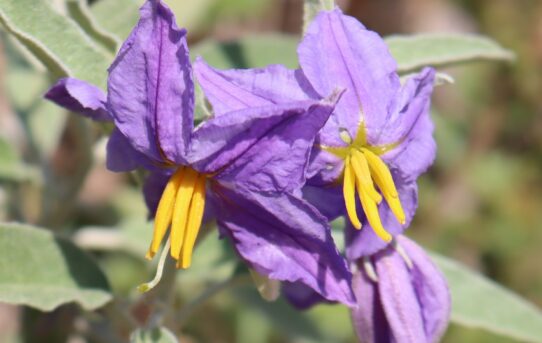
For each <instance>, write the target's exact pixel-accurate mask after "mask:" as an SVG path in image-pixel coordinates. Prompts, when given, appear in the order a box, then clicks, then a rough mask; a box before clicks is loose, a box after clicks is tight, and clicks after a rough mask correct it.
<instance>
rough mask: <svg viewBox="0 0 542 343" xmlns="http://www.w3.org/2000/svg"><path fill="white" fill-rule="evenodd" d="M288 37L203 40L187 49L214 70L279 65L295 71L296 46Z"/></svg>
mask: <svg viewBox="0 0 542 343" xmlns="http://www.w3.org/2000/svg"><path fill="white" fill-rule="evenodd" d="M298 41H299V38H298V37H297V36H291V35H281V34H268V35H258V36H247V37H244V38H241V39H239V40H236V41H232V42H222V43H219V42H216V41H214V40H207V41H204V42H202V43H200V44H198V45H196V46H194V47H193V48H192V50H191V54H192V57H196V56H202V57H203V58H204V59H205V61H206V62H207V63H209V64H210V65H212V66H213V67H215V68H220V69H227V68H256V67H265V66H266V65H269V64H283V65H285V66H286V67H288V68H297V66H298V63H297V55H296V49H297V43H298Z"/></svg>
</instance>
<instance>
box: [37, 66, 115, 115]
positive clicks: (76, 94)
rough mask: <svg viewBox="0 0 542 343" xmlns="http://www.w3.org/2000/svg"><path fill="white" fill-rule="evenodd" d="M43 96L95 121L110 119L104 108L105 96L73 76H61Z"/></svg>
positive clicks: (96, 88) (100, 91) (99, 90)
mask: <svg viewBox="0 0 542 343" xmlns="http://www.w3.org/2000/svg"><path fill="white" fill-rule="evenodd" d="M45 98H46V99H48V100H51V101H52V102H54V103H55V104H57V105H59V106H62V107H64V108H66V109H68V110H70V111H73V112H78V113H81V114H83V115H84V116H87V117H89V118H90V119H92V120H96V121H112V120H113V119H112V118H111V116H110V115H109V113H108V112H107V110H106V106H105V103H106V101H107V97H106V95H105V93H104V92H103V91H102V90H101V89H100V88H98V87H96V86H94V85H91V84H90V83H87V82H85V81H81V80H78V79H74V78H70V77H67V78H63V79H60V80H58V81H57V83H56V84H55V85H54V86H53V87H51V88H50V89H49V90H48V91H47V93H45Z"/></svg>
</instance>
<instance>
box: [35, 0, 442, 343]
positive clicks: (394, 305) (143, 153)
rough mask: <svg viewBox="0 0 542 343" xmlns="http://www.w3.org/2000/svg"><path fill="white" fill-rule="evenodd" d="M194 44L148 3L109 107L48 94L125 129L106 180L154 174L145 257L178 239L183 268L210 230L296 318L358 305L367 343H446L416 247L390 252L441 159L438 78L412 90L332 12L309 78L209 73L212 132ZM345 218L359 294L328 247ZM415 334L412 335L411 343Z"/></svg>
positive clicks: (302, 52)
mask: <svg viewBox="0 0 542 343" xmlns="http://www.w3.org/2000/svg"><path fill="white" fill-rule="evenodd" d="M185 35H186V31H185V30H181V29H178V28H177V27H176V25H175V21H174V17H173V14H172V13H171V11H170V10H169V9H168V8H167V7H166V6H165V5H163V3H162V2H161V1H159V0H149V1H147V2H146V3H145V5H144V6H143V7H142V9H141V19H140V21H139V23H138V24H137V26H136V27H135V28H134V30H133V31H132V33H131V35H130V37H129V38H128V39H127V40H126V42H125V43H124V44H123V46H122V48H121V49H120V51H119V53H118V55H117V58H116V60H115V61H114V62H113V64H112V66H111V67H110V69H109V79H108V93H107V96H106V95H105V94H104V93H103V92H102V91H101V90H99V89H98V88H96V87H94V86H92V85H89V84H87V83H85V82H83V81H79V80H76V79H71V78H68V79H63V80H60V81H59V82H58V83H57V84H56V85H55V86H54V87H52V88H51V90H50V91H49V92H48V93H47V95H46V97H47V98H48V99H50V100H52V101H54V102H56V103H57V104H59V105H61V106H64V107H66V108H68V109H70V110H72V111H76V112H80V113H82V114H84V115H86V116H88V117H91V118H92V119H94V120H99V121H112V122H114V124H115V130H114V131H113V133H112V135H111V137H110V140H109V143H108V154H107V166H108V168H109V169H111V170H113V171H119V172H120V171H129V170H133V169H136V168H140V167H143V168H145V169H147V170H148V171H149V176H148V178H147V180H146V183H145V187H144V195H145V199H146V201H147V204H148V207H149V210H150V212H151V215H152V216H153V217H154V218H155V229H154V238H153V242H152V243H151V246H150V248H149V252H148V257H152V256H153V255H154V254H155V253H156V251H157V250H158V249H159V246H160V243H161V241H162V240H163V238H164V236H165V235H166V232H167V230H168V228H169V229H170V234H169V236H170V241H171V255H172V257H173V258H175V259H176V260H177V261H178V266H179V267H183V268H186V267H188V266H189V265H190V262H191V255H192V249H193V246H194V244H195V241H196V237H197V234H198V230H199V228H200V226H201V222H202V220H204V218H207V219H216V221H217V224H218V227H219V229H220V231H221V233H222V234H223V235H225V236H228V237H230V238H231V241H232V242H233V244H234V246H235V248H236V250H237V251H238V253H239V255H240V256H241V257H242V258H243V259H244V260H245V261H246V262H247V263H248V264H249V265H250V266H251V267H252V268H254V269H255V270H256V271H257V272H259V273H260V274H264V275H266V276H268V277H269V278H271V279H277V280H281V281H284V282H285V287H284V291H285V293H286V294H287V296H288V297H289V299H291V301H292V302H293V303H294V304H296V303H297V304H298V305H300V306H303V305H307V304H310V303H313V302H314V300H315V299H316V300H321V299H323V300H326V301H338V302H342V303H344V304H346V305H348V306H351V307H352V313H353V318H354V320H355V324H356V327H357V331H358V334H359V336H360V338H362V339H363V340H364V341H374V342H387V341H389V342H430V341H433V340H435V339H436V338H437V337H438V336H440V334H442V332H443V330H444V328H445V327H446V323H447V315H448V312H449V297H448V291H447V287H446V284H445V282H444V281H443V278H442V276H441V275H440V273H439V272H438V270H437V269H436V268H435V267H434V266H433V265H432V264H431V262H430V261H429V258H428V257H427V256H426V255H425V254H424V253H423V251H422V250H421V249H420V248H418V247H417V246H416V245H415V244H414V243H412V242H411V241H408V240H407V239H406V238H403V237H399V238H397V239H396V241H395V242H396V243H395V245H390V242H392V239H393V237H394V236H395V237H397V235H399V234H401V233H402V232H403V231H404V229H405V228H406V227H407V226H408V225H409V224H410V222H411V220H412V217H413V216H414V213H415V210H416V206H417V185H416V179H417V177H418V176H419V175H420V174H421V173H423V172H424V171H425V170H426V169H427V168H428V167H429V165H430V164H431V163H432V161H433V159H434V156H435V150H436V147H435V142H434V140H433V138H432V131H433V125H432V122H431V119H430V117H429V105H430V96H431V92H432V87H433V78H434V71H433V70H432V69H430V68H427V69H424V70H422V71H421V72H420V73H419V74H418V75H415V76H413V77H411V78H409V79H408V80H407V81H406V83H405V84H404V85H401V84H400V81H399V76H398V75H397V72H396V64H395V61H394V60H393V58H392V57H391V55H390V54H389V52H388V50H387V47H386V45H385V43H384V42H383V41H382V39H381V38H380V37H379V36H378V35H376V34H375V33H374V32H371V31H369V30H367V29H365V28H364V27H363V25H361V24H360V23H359V22H358V21H357V20H355V19H354V18H351V17H348V16H345V15H343V14H342V13H341V12H340V10H338V9H336V10H334V11H326V12H321V13H320V14H319V15H318V16H317V18H316V19H315V20H314V22H313V23H312V24H311V25H310V27H309V29H308V31H307V34H306V35H305V37H304V39H303V41H302V42H301V44H300V46H299V49H298V54H299V61H300V66H301V68H300V69H297V70H289V69H286V68H285V67H283V66H280V65H273V66H269V67H267V68H264V69H253V70H227V71H219V70H216V69H213V68H212V67H210V66H208V65H206V64H205V62H203V60H201V59H198V60H197V61H196V63H195V75H196V77H197V79H198V81H199V83H200V84H201V86H202V88H203V90H204V92H205V94H206V96H207V98H208V99H209V101H210V102H211V104H212V106H213V110H214V117H213V118H211V119H209V120H207V121H205V122H203V123H202V124H200V125H199V126H198V127H197V128H194V123H193V121H194V120H193V112H194V84H193V80H192V67H191V65H190V61H189V55H188V48H187V45H186V38H185ZM321 213H322V214H321ZM344 215H346V216H347V217H348V218H349V221H348V224H347V230H346V237H347V246H346V260H347V261H349V263H350V265H352V266H355V268H353V271H354V274H355V277H354V281H353V282H352V272H351V271H350V270H349V269H348V268H347V263H346V260H345V259H344V258H343V257H342V256H341V255H340V253H339V252H338V250H337V248H336V247H335V244H334V242H333V240H332V238H331V235H330V227H329V221H330V220H333V219H335V218H337V217H339V216H344ZM397 242H398V243H397ZM397 244H398V245H400V246H404V249H402V250H397V249H396V248H395V246H397ZM398 251H402V252H403V253H402V254H400V253H399V252H398ZM405 261H409V262H405ZM360 266H361V267H363V268H360ZM373 267H374V268H373ZM367 271H369V274H367ZM372 271H374V273H373V272H372ZM373 274H374V275H373ZM307 287H308V288H307ZM354 294H355V296H354ZM406 314H408V316H406ZM411 326H412V327H413V328H410V327H411ZM405 327H408V328H409V330H410V329H411V330H413V331H411V332H412V335H410V334H408V335H407V336H401V332H402V331H401V330H405ZM371 328H372V330H373V331H371ZM409 332H410V331H409ZM421 332H424V335H425V336H422V335H421ZM383 337H387V338H386V339H384V338H383ZM422 337H423V339H422Z"/></svg>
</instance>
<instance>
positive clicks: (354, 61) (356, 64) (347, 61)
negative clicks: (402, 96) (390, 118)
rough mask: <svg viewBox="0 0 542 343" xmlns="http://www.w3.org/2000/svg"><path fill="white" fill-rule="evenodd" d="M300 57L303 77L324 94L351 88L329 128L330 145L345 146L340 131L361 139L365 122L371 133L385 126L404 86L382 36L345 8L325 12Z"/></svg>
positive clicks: (327, 139)
mask: <svg viewBox="0 0 542 343" xmlns="http://www.w3.org/2000/svg"><path fill="white" fill-rule="evenodd" d="M298 55H299V62H300V65H301V69H302V70H303V73H304V74H305V76H306V77H307V79H308V80H309V81H310V83H311V85H312V86H313V87H314V89H315V90H316V91H317V92H318V93H319V94H320V95H322V94H328V93H329V92H330V91H332V90H333V89H335V88H336V87H341V88H345V89H346V92H345V94H344V97H343V98H342V99H341V101H340V102H339V103H338V105H337V108H336V110H335V114H334V115H333V116H332V119H331V120H330V121H329V122H328V125H326V127H325V129H324V131H325V132H323V135H322V141H323V143H324V144H329V145H335V144H337V143H338V144H340V142H337V138H338V129H339V128H345V129H347V130H348V131H349V132H350V135H351V136H352V137H355V136H356V133H357V128H358V126H359V123H360V121H361V120H364V121H365V124H366V126H367V129H368V131H373V130H374V128H379V127H381V126H382V124H383V123H385V121H386V119H387V118H386V117H387V113H388V105H389V103H390V102H391V100H392V99H393V97H394V96H395V94H396V93H397V91H398V90H399V88H400V82H399V77H398V75H397V73H396V68H397V67H396V63H395V61H394V60H393V58H392V56H391V54H390V53H389V51H388V48H387V46H386V44H385V43H384V41H383V40H382V38H380V36H378V34H376V33H375V32H372V31H369V30H367V29H366V28H365V27H364V26H363V25H362V24H361V23H360V22H359V21H358V20H357V19H355V18H353V17H349V16H345V15H343V14H342V12H341V11H340V10H339V9H335V10H333V11H322V12H320V14H319V15H318V16H317V17H316V18H315V19H314V21H313V23H312V24H311V25H310V26H309V28H308V30H307V33H306V35H305V37H304V38H303V41H302V42H301V44H300V45H299V47H298ZM333 139H335V140H333ZM339 141H340V140H339Z"/></svg>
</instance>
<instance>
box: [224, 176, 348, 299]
mask: <svg viewBox="0 0 542 343" xmlns="http://www.w3.org/2000/svg"><path fill="white" fill-rule="evenodd" d="M217 188H218V189H217ZM214 194H215V195H216V196H217V197H219V198H220V209H219V212H218V218H217V222H218V225H219V226H220V227H221V229H222V231H223V232H225V233H226V234H227V235H228V236H230V238H231V239H232V242H233V243H234V245H235V248H236V249H237V251H238V253H239V254H240V255H241V257H242V258H243V259H245V260H246V261H247V262H248V263H249V264H250V265H251V267H252V268H254V269H255V270H256V271H257V272H258V273H260V274H263V275H266V276H267V277H269V278H270V279H275V280H281V281H289V282H301V283H304V284H305V285H307V286H309V287H311V288H312V289H314V290H315V291H317V292H318V293H319V294H321V295H322V296H323V297H325V298H326V299H328V300H330V301H339V302H342V303H344V304H346V305H352V304H353V303H354V298H353V295H352V290H351V288H350V281H351V274H350V272H349V271H348V268H347V267H346V263H345V261H344V259H343V258H342V257H341V256H340V254H339V252H338V251H337V249H336V248H335V244H334V243H333V239H332V238H331V234H330V228H329V226H327V221H326V219H325V218H324V217H323V216H322V215H321V214H319V213H318V212H317V211H316V209H314V208H313V207H312V206H310V205H309V204H308V203H307V202H305V201H303V200H301V199H298V198H296V197H294V196H292V195H289V194H287V193H286V194H284V195H281V196H276V197H269V196H264V195H260V194H257V193H243V194H241V193H239V192H235V191H233V190H231V189H226V188H224V187H221V186H218V185H215V190H214Z"/></svg>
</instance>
